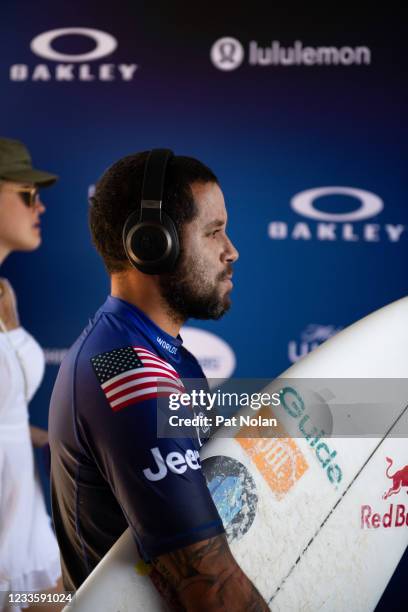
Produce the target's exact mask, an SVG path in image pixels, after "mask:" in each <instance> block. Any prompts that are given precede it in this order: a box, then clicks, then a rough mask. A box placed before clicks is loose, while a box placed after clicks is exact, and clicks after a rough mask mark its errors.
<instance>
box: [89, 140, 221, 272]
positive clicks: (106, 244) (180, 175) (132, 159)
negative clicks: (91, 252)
mask: <svg viewBox="0 0 408 612" xmlns="http://www.w3.org/2000/svg"><path fill="white" fill-rule="evenodd" d="M148 154H149V151H143V152H141V153H136V154H134V155H127V156H126V157H122V159H120V160H119V161H117V162H116V163H114V164H113V165H112V166H110V168H108V169H107V170H106V172H105V173H104V174H103V175H102V177H101V178H100V179H99V181H98V183H97V184H96V188H95V194H94V196H93V197H92V198H91V200H90V207H89V226H90V230H91V235H92V242H93V244H94V245H95V247H96V250H97V251H98V253H99V254H100V256H101V257H102V259H103V261H104V264H105V267H106V269H107V271H108V273H109V274H113V273H115V272H122V271H123V270H126V269H128V268H129V266H130V264H129V261H128V259H127V257H126V253H125V250H124V248H123V243H122V230H123V226H124V224H125V221H126V219H127V218H128V216H129V215H130V213H131V212H134V211H135V210H138V208H140V200H141V194H142V182H143V173H144V166H145V162H146V159H147V156H148ZM195 182H197V183H208V182H211V183H217V184H218V179H217V177H216V176H215V174H214V173H213V172H212V171H211V170H210V169H209V168H208V167H207V166H205V165H204V164H203V163H202V162H200V161H198V160H197V159H194V158H192V157H182V156H175V157H173V158H172V159H170V161H169V163H168V166H167V169H166V180H165V184H164V193H163V205H162V206H163V210H164V211H165V212H167V214H168V215H170V217H171V218H172V219H173V221H174V223H175V225H176V228H177V232H178V234H179V237H180V240H181V245H182V232H181V230H182V227H183V225H184V224H185V223H188V222H189V221H192V220H193V219H194V218H195V216H196V215H197V207H196V204H195V202H194V198H193V194H192V191H191V185H192V183H195Z"/></svg>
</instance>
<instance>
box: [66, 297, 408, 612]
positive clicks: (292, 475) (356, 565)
mask: <svg viewBox="0 0 408 612" xmlns="http://www.w3.org/2000/svg"><path fill="white" fill-rule="evenodd" d="M407 347H408V298H404V299H401V300H399V301H397V302H394V303H392V304H390V305H388V306H386V307H384V308H382V309H380V310H378V311H376V312H375V313H373V314H371V315H369V316H368V317H365V318H364V319H362V320H361V321H359V322H357V323H355V324H353V325H351V326H350V327H348V328H347V329H345V330H343V331H341V332H339V333H338V334H337V335H336V336H334V337H332V338H331V339H329V340H327V341H326V342H325V343H324V344H323V345H321V346H319V347H318V348H317V349H315V350H314V351H313V352H312V353H310V354H309V355H307V356H305V357H303V358H302V359H301V360H300V361H299V362H297V363H296V364H295V365H294V366H292V367H291V368H289V369H288V370H287V371H286V372H284V373H283V374H282V375H281V377H279V379H276V380H274V381H272V382H271V383H270V384H269V385H267V387H266V388H265V389H264V392H267V393H269V394H270V395H272V393H275V392H278V393H279V394H280V395H279V397H280V403H279V404H278V405H277V406H274V407H273V409H271V408H270V407H262V408H261V409H260V411H258V412H257V415H262V417H263V418H264V417H265V418H266V417H268V416H269V417H270V416H271V415H273V416H274V417H275V418H276V421H277V427H276V429H275V430H272V431H271V430H270V429H268V430H261V432H260V433H259V432H258V437H253V433H251V432H253V428H252V430H251V429H250V428H249V426H248V425H246V424H245V422H246V421H245V422H244V424H243V423H242V422H241V420H238V422H237V425H236V426H235V427H233V428H231V427H222V428H221V429H220V430H219V431H218V432H217V433H216V434H215V436H214V437H213V438H212V439H211V440H210V441H209V442H208V443H207V444H206V445H205V446H204V447H203V448H202V449H201V462H202V467H203V470H204V473H205V475H206V479H207V484H208V486H209V489H210V491H211V494H212V496H213V499H214V501H215V503H216V505H217V508H218V511H219V513H220V516H221V518H222V519H223V522H224V526H225V528H226V532H227V536H228V540H229V544H230V547H231V550H232V553H233V555H234V557H235V559H236V560H237V562H238V563H239V565H240V566H241V567H242V569H243V570H244V572H245V573H246V574H247V575H248V576H249V578H250V579H251V580H252V581H253V583H254V584H255V585H256V587H257V588H258V590H259V591H260V593H261V594H262V596H263V597H264V599H265V601H267V602H268V604H269V606H270V607H271V609H273V610H274V611H275V610H282V611H285V612H291V611H293V612H297V611H298V610H300V609H301V610H302V611H305V612H306V611H310V612H315V610H327V611H328V612H337V611H338V612H343V611H344V610H345V609H350V610H353V612H356V611H359V610H361V611H364V612H367V611H368V610H374V608H375V606H376V604H377V602H378V600H379V598H380V597H381V594H382V592H383V590H384V589H385V587H386V585H387V583H388V581H389V579H390V577H391V576H392V574H393V572H394V569H395V567H396V565H397V564H398V562H399V560H400V558H401V556H402V555H403V553H404V551H405V549H406V547H407V545H408V503H407V502H408V500H407V492H408V445H407V432H408V408H407V406H408V359H407V353H408V348H407ZM247 413H248V410H247V411H245V414H247ZM240 414H244V412H242V413H239V414H238V416H239V415H240ZM356 434H357V435H356ZM147 571H148V568H147V567H146V566H145V564H143V562H141V560H140V557H139V555H138V553H137V549H136V546H135V544H134V542H133V538H132V536H131V533H130V531H129V530H127V531H126V532H125V533H124V534H123V535H122V536H121V538H120V539H119V540H118V541H117V542H116V544H115V545H114V546H113V547H112V549H111V550H110V551H109V552H108V554H107V555H106V556H105V557H104V559H103V560H102V561H101V562H100V563H99V565H98V566H97V567H96V568H95V570H94V571H93V572H92V574H91V575H90V576H89V577H88V578H87V580H86V581H85V582H84V583H83V585H82V586H81V587H80V589H79V590H78V591H77V593H76V595H75V598H74V600H73V603H71V605H70V606H69V609H70V610H78V612H82V611H83V612H86V611H88V610H92V609H97V610H99V611H100V612H117V611H120V612H125V611H126V610H149V611H152V612H155V611H160V610H165V609H166V606H165V603H164V602H163V601H162V600H161V598H160V596H159V595H158V594H157V592H156V591H155V589H154V587H153V586H152V584H151V583H150V580H149V578H148V576H147V575H146V572H147Z"/></svg>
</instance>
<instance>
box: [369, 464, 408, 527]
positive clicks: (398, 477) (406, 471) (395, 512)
mask: <svg viewBox="0 0 408 612" xmlns="http://www.w3.org/2000/svg"><path fill="white" fill-rule="evenodd" d="M385 460H386V462H387V463H388V465H387V469H386V470H385V475H386V477H387V478H389V479H390V480H391V482H392V485H391V487H390V488H389V489H387V490H386V491H385V493H384V494H383V495H382V499H384V500H385V499H388V498H389V497H390V496H391V495H397V494H398V493H399V492H400V491H401V489H402V488H403V487H408V465H406V466H405V467H403V468H401V469H400V470H397V471H396V472H394V474H390V469H391V467H392V465H393V463H394V461H393V459H390V457H386V458H385ZM407 493H408V490H407ZM378 510H380V512H374V510H373V508H372V507H371V506H370V505H369V504H366V505H364V506H361V529H365V528H368V529H378V528H381V527H383V528H385V529H387V528H390V527H408V508H407V507H406V506H405V504H396V505H394V504H390V505H389V506H388V507H387V508H384V507H383V508H378ZM384 510H385V512H384Z"/></svg>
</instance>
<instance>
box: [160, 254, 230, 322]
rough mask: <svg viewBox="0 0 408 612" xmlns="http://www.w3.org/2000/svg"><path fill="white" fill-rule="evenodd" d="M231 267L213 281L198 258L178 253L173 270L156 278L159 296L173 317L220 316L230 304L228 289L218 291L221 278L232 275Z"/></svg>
mask: <svg viewBox="0 0 408 612" xmlns="http://www.w3.org/2000/svg"><path fill="white" fill-rule="evenodd" d="M231 272H232V269H231V266H228V268H227V269H226V270H224V271H223V272H221V273H220V274H219V275H218V276H217V277H216V278H215V280H214V281H212V282H211V281H210V280H209V279H208V277H207V269H206V267H205V265H203V264H202V262H200V260H199V259H195V258H191V259H190V260H189V261H188V262H186V261H184V258H183V257H182V256H180V258H179V260H178V262H177V264H176V268H175V270H173V272H170V273H169V274H162V275H161V276H160V277H159V284H160V290H161V295H162V297H163V299H164V301H165V302H166V305H167V306H168V309H169V314H170V315H171V316H172V318H174V319H178V320H181V321H185V320H186V319H189V318H193V319H219V318H220V317H222V316H223V315H224V314H225V313H226V312H227V310H229V308H230V306H231V300H230V297H229V292H225V293H224V294H221V293H220V281H221V280H223V279H225V278H226V277H227V275H229V274H231Z"/></svg>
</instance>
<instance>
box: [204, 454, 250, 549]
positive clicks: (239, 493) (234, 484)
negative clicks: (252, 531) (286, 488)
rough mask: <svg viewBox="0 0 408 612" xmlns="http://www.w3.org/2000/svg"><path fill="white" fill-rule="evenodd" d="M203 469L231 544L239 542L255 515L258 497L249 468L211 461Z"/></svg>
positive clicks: (229, 461)
mask: <svg viewBox="0 0 408 612" xmlns="http://www.w3.org/2000/svg"><path fill="white" fill-rule="evenodd" d="M201 465H202V468H203V472H204V475H205V479H206V481H207V485H208V488H209V490H210V493H211V497H212V498H213V500H214V503H215V505H216V507H217V510H218V514H219V515H220V517H221V520H222V522H223V525H224V528H225V531H226V534H227V538H228V541H229V542H232V541H233V540H240V539H241V538H242V537H243V536H244V535H245V534H246V533H247V531H248V530H249V528H250V527H251V525H252V523H253V522H254V519H255V515H256V508H257V505H258V495H257V493H256V485H255V481H254V479H253V478H252V476H251V474H250V473H249V471H248V470H247V468H246V467H245V466H244V465H243V464H242V463H240V461H237V460H236V459H233V458H232V457H225V456H223V455H219V456H218V457H209V458H208V459H204V460H203V461H202V462H201Z"/></svg>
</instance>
